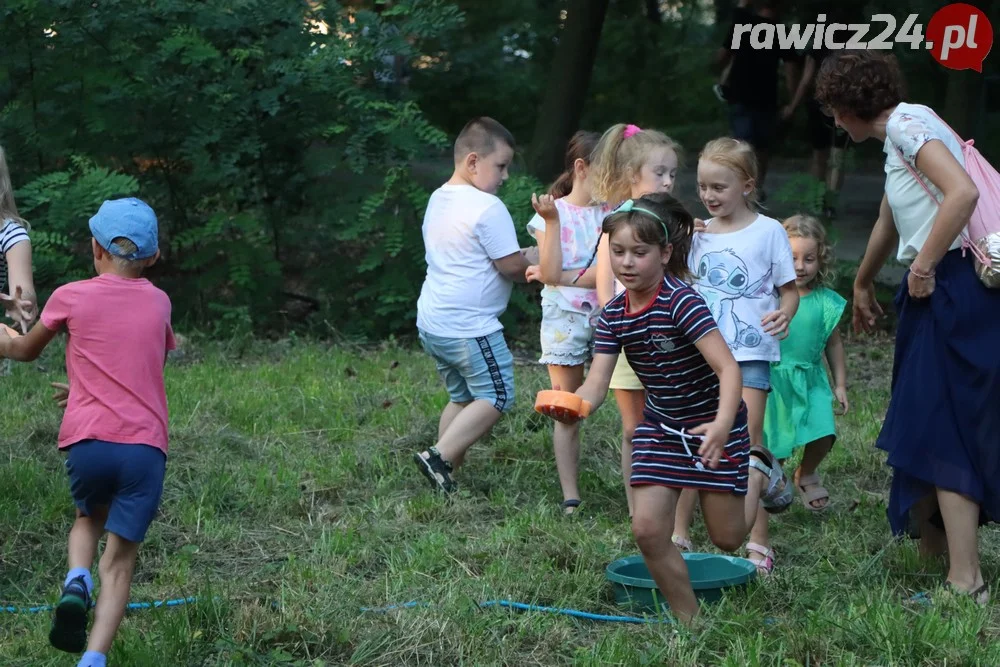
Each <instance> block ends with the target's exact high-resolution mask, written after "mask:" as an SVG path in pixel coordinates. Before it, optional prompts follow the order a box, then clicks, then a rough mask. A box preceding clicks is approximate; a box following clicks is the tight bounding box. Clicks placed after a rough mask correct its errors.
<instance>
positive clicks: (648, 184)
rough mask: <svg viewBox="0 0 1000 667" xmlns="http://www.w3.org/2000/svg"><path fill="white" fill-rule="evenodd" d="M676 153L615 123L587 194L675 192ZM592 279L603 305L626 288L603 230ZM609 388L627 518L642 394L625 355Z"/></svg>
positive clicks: (598, 153)
mask: <svg viewBox="0 0 1000 667" xmlns="http://www.w3.org/2000/svg"><path fill="white" fill-rule="evenodd" d="M680 152H681V151H680V144H678V143H677V142H676V141H674V140H673V139H671V138H670V137H668V136H667V135H665V134H663V133H662V132H659V131H657V130H643V129H641V128H639V127H637V126H635V125H625V124H621V123H620V124H618V125H613V126H611V127H610V128H608V130H607V131H606V132H605V133H604V135H603V136H602V137H601V140H600V142H599V143H598V144H597V147H596V148H595V149H594V161H593V166H592V168H591V170H592V173H591V192H592V194H593V196H594V198H595V199H596V200H597V201H603V202H608V203H612V204H618V203H620V202H622V201H625V200H626V199H630V198H631V199H638V198H639V197H641V196H643V195H646V194H651V193H654V192H673V189H674V179H676V177H677V166H678V162H679V156H680ZM596 279H597V298H598V301H599V303H600V305H601V307H602V308H603V307H604V306H605V305H607V304H608V302H610V301H611V299H612V298H614V297H615V296H616V295H618V294H622V293H623V292H624V291H625V287H624V285H622V283H621V282H619V281H618V280H616V279H615V274H614V272H613V271H612V269H611V256H610V253H609V250H608V236H607V234H604V235H602V236H601V241H600V245H599V246H598V249H597V268H596ZM610 386H611V388H612V389H614V392H615V402H616V403H617V404H618V412H619V413H620V414H621V418H622V477H623V478H624V481H625V497H626V500H627V502H628V512H629V516H632V510H633V507H632V486H631V484H630V483H629V479H630V472H629V471H630V466H631V461H632V433H633V432H634V431H635V428H636V426H638V425H639V422H641V421H642V415H643V406H644V405H645V404H646V395H645V390H644V389H643V386H642V382H640V381H639V378H638V377H636V374H635V372H634V371H633V370H632V368H631V367H630V366H629V362H628V360H627V358H626V357H620V358H619V359H618V365H617V366H615V372H614V375H613V376H612V378H611V385H610Z"/></svg>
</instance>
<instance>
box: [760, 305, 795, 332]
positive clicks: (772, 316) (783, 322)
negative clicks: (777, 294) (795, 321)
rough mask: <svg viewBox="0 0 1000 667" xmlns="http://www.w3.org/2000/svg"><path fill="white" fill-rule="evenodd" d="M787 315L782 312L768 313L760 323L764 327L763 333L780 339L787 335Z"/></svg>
mask: <svg viewBox="0 0 1000 667" xmlns="http://www.w3.org/2000/svg"><path fill="white" fill-rule="evenodd" d="M788 322H789V318H788V315H786V314H785V311H783V310H780V309H779V310H775V311H773V312H770V313H768V314H767V315H765V316H764V318H763V319H762V320H761V321H760V323H761V324H762V325H763V326H764V331H766V332H767V333H769V334H771V335H772V336H776V337H777V338H779V339H781V338H784V337H785V336H787V335H788Z"/></svg>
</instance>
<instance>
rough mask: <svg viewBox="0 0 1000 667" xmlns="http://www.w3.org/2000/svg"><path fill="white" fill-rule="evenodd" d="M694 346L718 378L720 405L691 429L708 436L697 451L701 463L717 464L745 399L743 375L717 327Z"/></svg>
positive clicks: (697, 433) (693, 431)
mask: <svg viewBox="0 0 1000 667" xmlns="http://www.w3.org/2000/svg"><path fill="white" fill-rule="evenodd" d="M694 346H695V347H696V348H698V351H699V352H701V356H703V357H705V361H707V362H708V365H709V366H711V367H712V370H713V371H715V374H716V375H717V376H718V378H719V409H718V411H717V412H716V414H715V420H714V421H712V422H710V423H708V424H702V425H701V426H697V427H695V428H693V429H691V431H690V432H691V433H692V434H694V435H704V436H705V437H704V439H703V440H702V443H701V448H700V449H699V450H698V453H699V454H701V462H702V463H704V464H705V465H706V466H708V467H709V468H715V467H716V466H718V465H719V459H721V458H722V454H723V452H724V451H725V447H726V443H727V442H729V432H730V431H731V430H732V429H733V422H734V421H736V412H737V411H738V410H739V409H740V401H741V400H743V376H742V374H741V373H740V365H739V363H737V361H736V358H735V357H734V356H733V353H732V352H730V350H729V345H727V344H726V340H725V339H724V338H723V337H722V334H721V333H720V332H719V330H718V329H713V330H712V331H710V332H708V333H707V334H705V335H704V336H702V337H701V338H699V339H698V341H697V342H696V343H695V344H694Z"/></svg>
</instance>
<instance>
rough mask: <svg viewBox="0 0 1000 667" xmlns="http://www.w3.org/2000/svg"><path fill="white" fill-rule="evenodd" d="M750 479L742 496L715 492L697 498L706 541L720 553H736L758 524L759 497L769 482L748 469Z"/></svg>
mask: <svg viewBox="0 0 1000 667" xmlns="http://www.w3.org/2000/svg"><path fill="white" fill-rule="evenodd" d="M749 475H750V477H749V480H748V481H747V494H746V495H745V496H736V495H733V494H731V493H719V492H717V491H702V492H701V493H700V494H699V497H700V500H701V513H702V515H703V516H704V517H705V529H706V530H707V531H708V537H709V539H711V540H712V544H714V545H715V546H717V547H719V548H720V549H722V550H723V551H736V550H737V549H739V548H740V545H741V544H743V540H744V539H745V538H746V536H747V532H748V531H750V530H751V529H752V528H753V526H754V523H755V522H756V520H757V508H758V507H759V505H760V497H761V496H762V495H763V494H764V492H765V490H766V489H767V485H768V482H769V480H768V478H767V477H766V476H765V475H764V473H762V472H761V471H759V470H757V469H756V468H750V473H749Z"/></svg>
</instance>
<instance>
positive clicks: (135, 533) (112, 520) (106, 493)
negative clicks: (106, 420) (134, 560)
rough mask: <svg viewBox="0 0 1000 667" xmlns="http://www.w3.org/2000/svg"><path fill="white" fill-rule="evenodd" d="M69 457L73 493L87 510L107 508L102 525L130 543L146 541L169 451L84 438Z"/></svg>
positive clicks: (77, 504) (84, 509)
mask: <svg viewBox="0 0 1000 667" xmlns="http://www.w3.org/2000/svg"><path fill="white" fill-rule="evenodd" d="M68 452H69V454H68V456H67V457H66V472H67V473H68V474H69V483H70V493H72V494H73V502H74V503H76V506H77V508H78V509H79V510H80V511H81V512H83V514H85V515H87V516H90V515H92V514H93V513H94V512H95V511H97V508H99V507H101V506H107V507H108V519H107V521H106V522H105V523H104V529H105V530H106V531H108V532H109V533H114V534H115V535H118V536H119V537H121V538H124V539H126V540H128V541H130V542H142V541H143V540H144V539H145V537H146V530H147V529H148V528H149V524H151V523H153V518H154V517H156V512H157V510H158V509H159V507H160V496H161V495H162V494H163V474H164V472H165V471H166V467H167V457H166V455H165V454H164V453H163V452H162V451H161V450H159V449H157V448H156V447H151V446H149V445H121V444H117V443H114V442H104V441H103V440H81V441H80V442H78V443H76V444H74V445H70V447H69V449H68Z"/></svg>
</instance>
